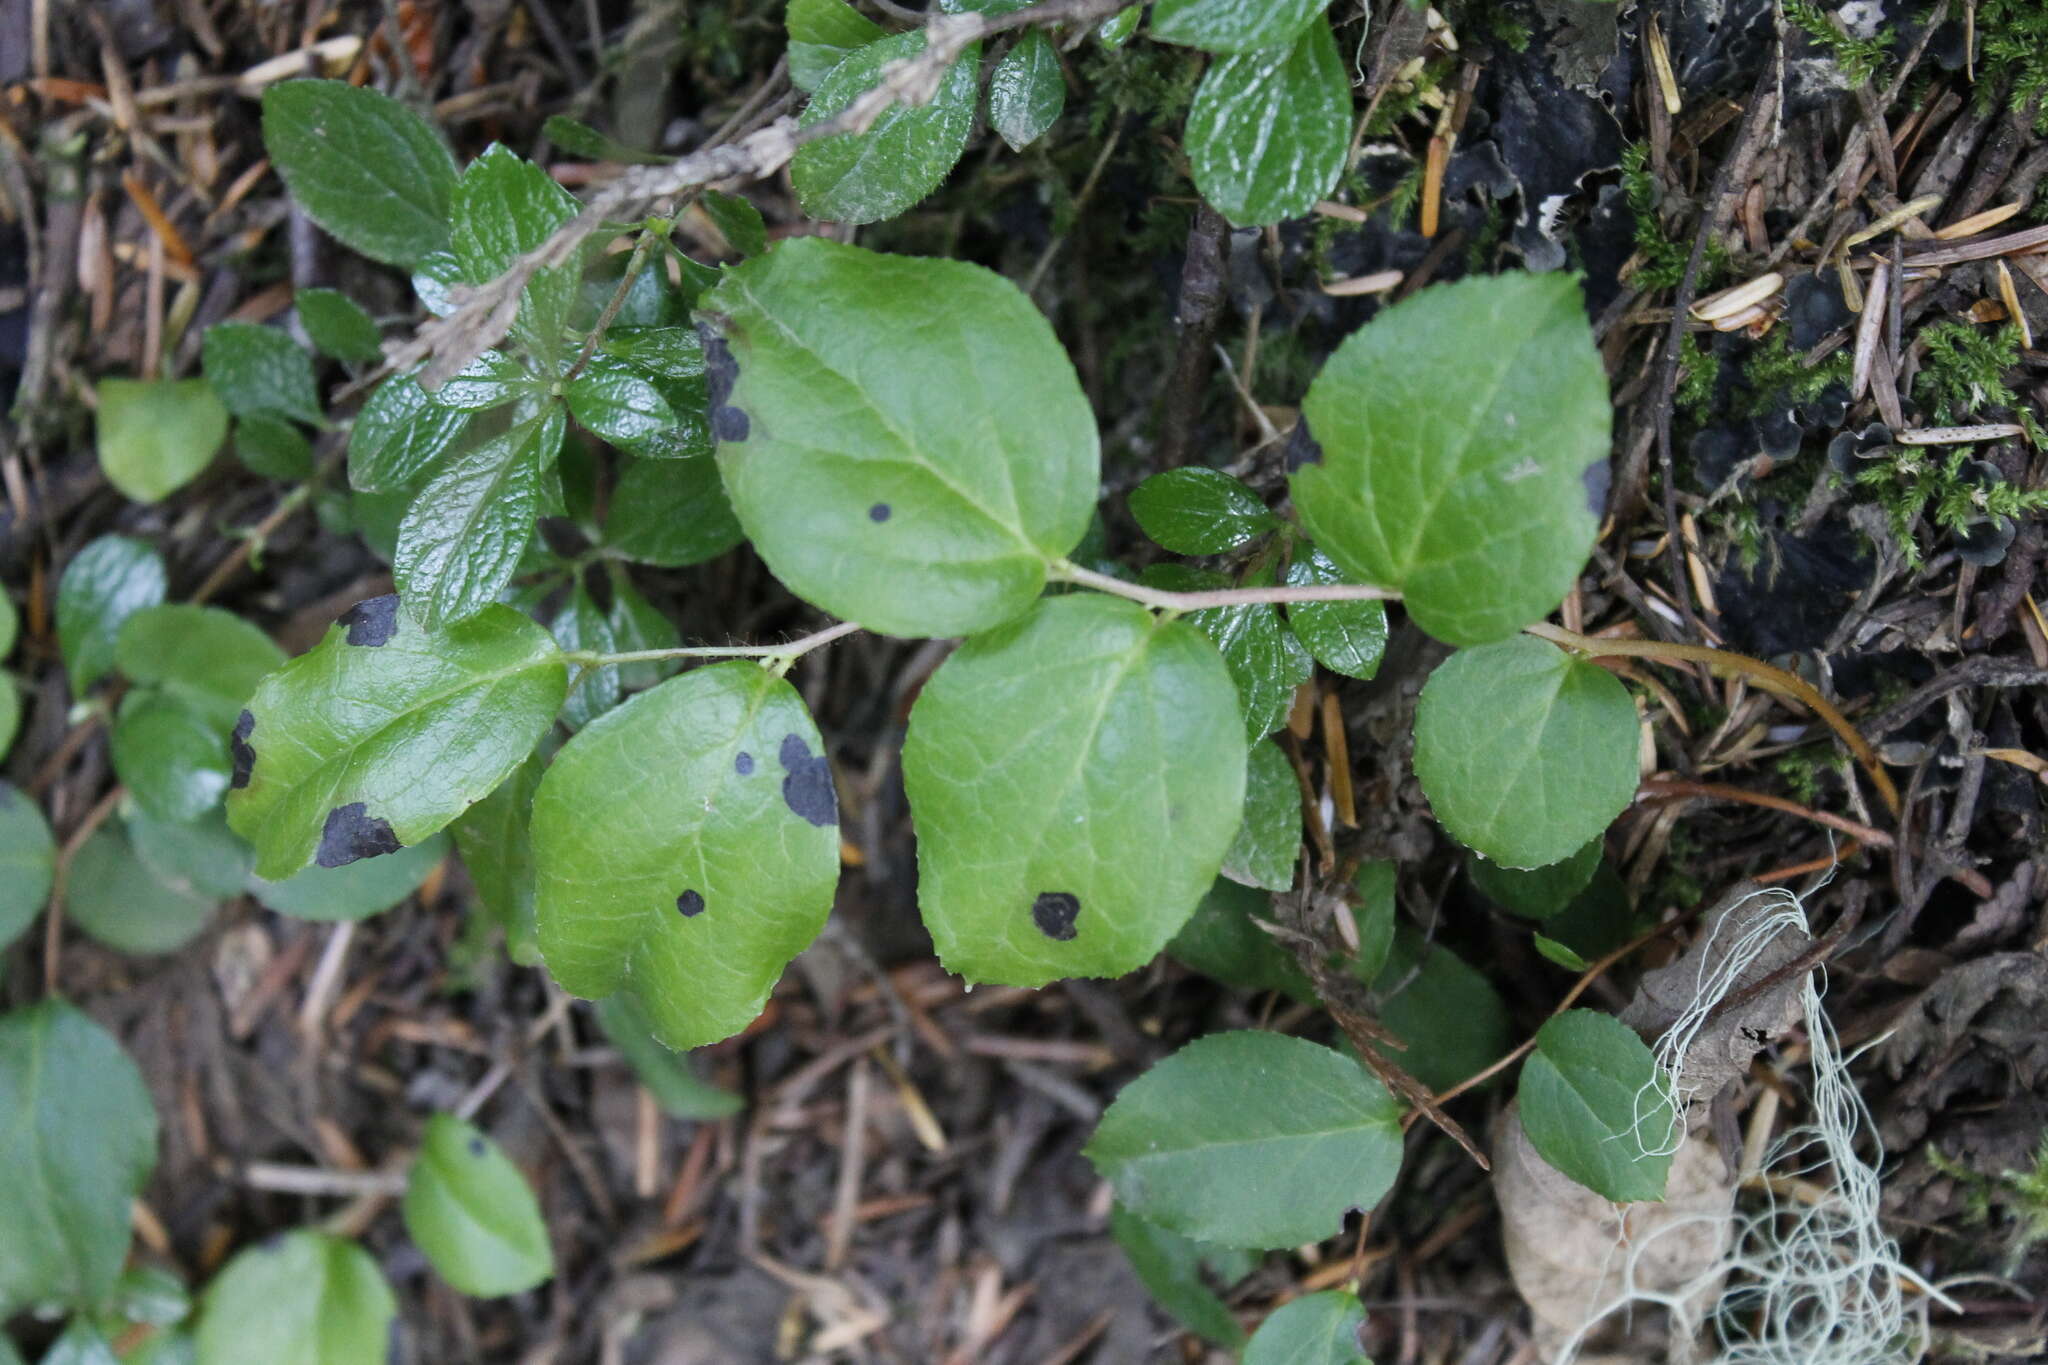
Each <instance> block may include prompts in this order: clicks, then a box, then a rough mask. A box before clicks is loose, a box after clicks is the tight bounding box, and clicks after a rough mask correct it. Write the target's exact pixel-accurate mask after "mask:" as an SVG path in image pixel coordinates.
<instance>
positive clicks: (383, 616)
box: [334, 592, 398, 649]
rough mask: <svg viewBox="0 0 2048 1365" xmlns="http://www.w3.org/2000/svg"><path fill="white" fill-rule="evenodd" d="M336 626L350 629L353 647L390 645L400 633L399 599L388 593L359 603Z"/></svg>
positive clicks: (336, 622)
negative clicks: (394, 636)
mask: <svg viewBox="0 0 2048 1365" xmlns="http://www.w3.org/2000/svg"><path fill="white" fill-rule="evenodd" d="M334 624H336V625H337V626H347V627H348V642H349V643H350V644H352V645H362V646H365V647H366V648H369V649H375V648H376V647H377V646H379V645H382V644H389V643H390V641H391V637H392V636H393V635H396V634H397V633H398V598H397V597H396V596H395V595H393V594H391V593H388V592H387V593H385V594H384V595H383V596H382V597H372V598H370V599H368V600H367V601H362V602H358V603H356V604H355V605H354V606H352V607H350V608H349V609H348V610H347V611H345V612H343V613H342V614H341V616H340V617H339V618H338V619H337V620H336V621H335V623H334Z"/></svg>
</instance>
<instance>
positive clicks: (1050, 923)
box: [1031, 891, 1081, 943]
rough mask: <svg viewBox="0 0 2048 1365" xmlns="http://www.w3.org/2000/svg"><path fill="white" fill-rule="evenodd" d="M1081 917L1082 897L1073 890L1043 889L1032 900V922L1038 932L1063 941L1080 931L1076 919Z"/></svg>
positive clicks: (1068, 939)
mask: <svg viewBox="0 0 2048 1365" xmlns="http://www.w3.org/2000/svg"><path fill="white" fill-rule="evenodd" d="M1080 917H1081V898H1080V897H1079V896H1076V895H1075V894H1074V893H1073V892H1071V891H1041V892H1039V893H1038V899H1037V900H1035V901H1033V902H1031V922H1032V923H1033V924H1035V925H1037V926H1038V932H1039V933H1041V934H1044V935H1045V936H1046V937H1047V938H1050V939H1057V940H1059V941H1060V942H1061V943H1067V942H1070V941H1071V940H1072V939H1073V937H1074V935H1076V934H1078V933H1080V932H1081V931H1080V930H1079V929H1076V928H1075V927H1074V921H1075V920H1077V919H1079V918H1080Z"/></svg>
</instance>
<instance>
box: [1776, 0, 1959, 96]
mask: <svg viewBox="0 0 2048 1365" xmlns="http://www.w3.org/2000/svg"><path fill="white" fill-rule="evenodd" d="M1785 18H1786V20H1787V21H1788V22H1790V23H1792V24H1794V25H1796V26H1797V27H1799V28H1801V29H1804V30H1805V32H1806V35H1807V36H1808V37H1809V38H1811V39H1813V41H1814V42H1815V43H1817V44H1819V45H1820V46H1821V47H1823V48H1826V49H1827V52H1828V55H1829V56H1831V57H1833V58H1834V59H1835V65H1837V66H1839V67H1841V68H1842V74H1843V75H1844V76H1846V77H1847V78H1848V79H1849V82H1850V83H1851V84H1852V85H1869V84H1870V83H1871V82H1873V81H1875V80H1876V79H1877V77H1878V75H1879V73H1880V72H1882V71H1883V70H1884V69H1885V68H1886V67H1888V66H1890V65H1891V60H1892V54H1891V47H1892V31H1891V28H1890V27H1889V26H1886V27H1883V28H1880V29H1878V30H1877V32H1876V33H1874V34H1872V35H1871V36H1870V37H1868V38H1852V37H1850V36H1849V35H1848V34H1847V33H1844V32H1843V31H1842V30H1841V28H1840V27H1839V26H1837V25H1836V23H1835V21H1834V19H1833V18H1832V17H1831V16H1830V15H1829V14H1828V12H1827V11H1826V10H1825V9H1822V8H1821V7H1820V5H1818V4H1816V3H1815V2H1814V0H1785ZM1980 22H1981V21H1980Z"/></svg>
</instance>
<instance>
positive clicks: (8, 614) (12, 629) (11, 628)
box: [0, 592, 21, 659]
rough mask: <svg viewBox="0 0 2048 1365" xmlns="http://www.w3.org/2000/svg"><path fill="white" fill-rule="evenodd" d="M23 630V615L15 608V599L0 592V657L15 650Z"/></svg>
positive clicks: (2, 657) (3, 657)
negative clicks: (17, 612) (17, 638)
mask: <svg viewBox="0 0 2048 1365" xmlns="http://www.w3.org/2000/svg"><path fill="white" fill-rule="evenodd" d="M20 631H21V617H20V616H19V615H17V614H16V612H15V610H14V599H13V598H11V597H9V596H8V595H7V594H6V593H4V592H0V659H5V658H6V657H7V656H8V655H9V654H11V653H13V651H14V641H15V638H16V636H17V635H19V633H20Z"/></svg>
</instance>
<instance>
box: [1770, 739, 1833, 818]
mask: <svg viewBox="0 0 2048 1365" xmlns="http://www.w3.org/2000/svg"><path fill="white" fill-rule="evenodd" d="M1772 767H1774V768H1775V769H1776V770H1777V773H1778V779H1779V780H1780V781H1781V782H1783V783H1784V784H1785V790H1786V793H1787V794H1788V795H1790V796H1791V797H1792V799H1793V800H1795V801H1798V802H1800V803H1802V804H1804V805H1808V806H1811V805H1813V804H1815V803H1816V802H1817V801H1819V799H1820V779H1821V774H1823V773H1829V772H1837V771H1839V770H1840V768H1841V764H1840V762H1839V760H1838V758H1837V756H1836V754H1835V750H1834V746H1833V745H1830V744H1805V745H1801V746H1800V747H1799V748H1797V749H1794V750H1792V751H1791V752H1789V753H1784V754H1780V755H1778V759H1777V762H1775V763H1774V764H1772Z"/></svg>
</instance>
